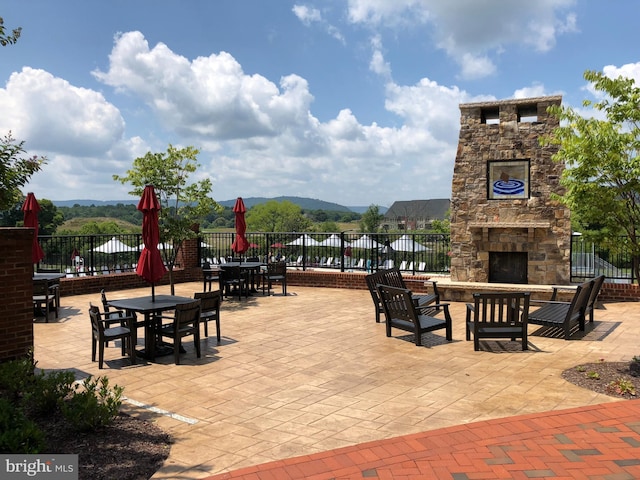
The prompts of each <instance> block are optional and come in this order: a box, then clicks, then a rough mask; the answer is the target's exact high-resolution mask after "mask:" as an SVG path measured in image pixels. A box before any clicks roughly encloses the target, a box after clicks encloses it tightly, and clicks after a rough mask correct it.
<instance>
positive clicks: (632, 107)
mask: <svg viewBox="0 0 640 480" xmlns="http://www.w3.org/2000/svg"><path fill="white" fill-rule="evenodd" d="M584 78H585V79H586V80H588V81H589V82H591V83H592V84H593V87H594V88H595V90H597V91H599V92H602V93H603V94H605V95H604V97H603V99H602V100H601V101H599V102H597V103H592V102H590V101H588V100H585V101H584V102H583V106H584V107H585V108H587V107H593V108H594V109H595V110H597V111H598V112H602V113H603V114H604V117H605V119H600V118H598V117H597V116H595V115H594V116H591V117H583V116H581V115H580V114H579V113H577V112H576V111H575V110H574V109H572V108H570V107H561V106H554V107H551V108H550V109H549V113H551V114H553V115H556V116H557V117H558V118H559V119H560V120H561V121H562V123H561V125H560V126H559V127H558V128H556V129H555V131H554V134H553V135H552V136H549V137H546V138H544V139H542V141H543V143H545V144H552V145H559V146H560V148H559V150H558V152H557V153H556V154H555V155H554V157H553V158H554V160H556V161H560V162H565V163H566V165H567V167H568V168H566V169H565V170H564V172H563V174H562V178H561V184H562V185H563V186H564V187H565V188H566V192H565V194H564V195H562V196H561V197H559V200H560V201H562V202H563V203H564V204H566V205H567V206H568V207H569V208H570V209H571V212H572V215H574V216H575V219H576V221H577V223H578V224H579V226H580V228H581V230H582V233H583V234H584V235H585V236H586V238H590V239H592V240H597V241H599V242H602V243H603V244H608V246H609V247H610V248H612V249H614V250H615V248H616V246H619V245H620V239H619V237H620V236H621V235H624V237H625V238H626V241H627V242H628V247H629V248H630V250H631V252H632V256H633V262H632V264H633V271H634V277H635V278H636V279H638V278H639V276H640V275H639V274H640V266H639V263H638V258H639V257H640V236H639V234H640V157H639V155H638V152H639V149H640V88H638V87H636V85H635V82H634V80H633V79H630V78H624V77H618V78H615V79H612V78H609V77H607V76H606V75H604V74H603V73H600V72H594V71H586V72H585V73H584ZM594 113H596V112H594ZM601 116H602V114H600V117H601Z"/></svg>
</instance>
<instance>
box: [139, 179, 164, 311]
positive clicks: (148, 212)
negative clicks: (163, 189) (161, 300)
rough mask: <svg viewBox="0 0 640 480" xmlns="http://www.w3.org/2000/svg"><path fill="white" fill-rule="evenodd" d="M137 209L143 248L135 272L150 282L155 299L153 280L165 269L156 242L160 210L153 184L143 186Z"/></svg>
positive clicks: (158, 277)
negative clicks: (140, 217) (140, 219)
mask: <svg viewBox="0 0 640 480" xmlns="http://www.w3.org/2000/svg"><path fill="white" fill-rule="evenodd" d="M138 210H140V211H141V212H142V241H143V242H144V248H143V249H142V252H141V253H140V259H139V260H138V266H137V267H136V273H137V274H138V275H139V276H140V277H142V278H144V279H145V280H146V281H147V282H149V283H151V297H152V301H155V298H156V292H155V282H157V281H158V280H160V279H161V278H162V277H163V275H164V274H165V272H166V271H167V269H166V268H165V266H164V263H163V262H162V256H161V255H160V250H158V243H159V242H160V228H159V226H158V212H159V211H160V202H158V197H156V192H155V190H154V188H153V185H147V186H146V187H144V192H142V197H141V198H140V202H138Z"/></svg>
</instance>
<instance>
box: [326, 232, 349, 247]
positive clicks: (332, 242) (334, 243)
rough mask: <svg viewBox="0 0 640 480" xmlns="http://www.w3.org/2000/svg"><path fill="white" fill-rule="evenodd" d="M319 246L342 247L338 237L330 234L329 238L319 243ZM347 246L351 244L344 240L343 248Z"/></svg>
mask: <svg viewBox="0 0 640 480" xmlns="http://www.w3.org/2000/svg"><path fill="white" fill-rule="evenodd" d="M320 245H322V246H323V247H342V241H341V240H340V237H339V236H338V235H336V234H335V233H332V234H331V236H330V237H328V238H327V239H326V240H323V241H322V242H320ZM349 245H351V244H350V243H349V242H347V241H346V240H345V241H344V246H345V247H348V246H349Z"/></svg>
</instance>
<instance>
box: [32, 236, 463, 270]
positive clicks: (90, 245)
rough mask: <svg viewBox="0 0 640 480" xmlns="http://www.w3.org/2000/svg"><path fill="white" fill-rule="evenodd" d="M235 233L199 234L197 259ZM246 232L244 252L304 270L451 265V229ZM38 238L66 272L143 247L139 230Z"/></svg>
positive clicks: (223, 247)
mask: <svg viewBox="0 0 640 480" xmlns="http://www.w3.org/2000/svg"><path fill="white" fill-rule="evenodd" d="M235 235H236V234H235V233H204V234H201V236H200V240H199V242H198V249H199V253H198V255H199V258H200V260H201V262H200V263H201V264H204V263H205V262H209V263H219V262H221V261H222V260H221V259H224V260H228V259H231V258H233V257H234V252H233V251H232V250H231V245H232V243H233V241H234V239H235ZM246 236H247V239H248V241H249V245H250V246H249V250H248V251H247V252H245V253H244V255H243V258H245V259H246V258H255V257H257V258H258V259H260V260H262V261H273V260H284V261H286V262H287V264H288V265H289V266H291V267H296V268H300V269H303V270H306V269H308V268H314V269H317V268H328V269H334V270H337V271H357V270H360V271H375V270H377V269H379V268H384V267H388V266H392V265H395V266H398V267H401V268H402V269H403V270H405V271H407V272H411V273H422V272H424V273H427V272H429V273H436V272H437V273H446V272H448V271H449V266H450V258H449V256H448V252H449V235H444V234H420V233H416V234H406V235H404V237H406V238H405V240H406V241H405V240H402V241H400V242H399V243H396V244H395V245H394V242H396V241H398V240H399V239H400V237H402V235H400V234H395V235H390V234H367V236H366V237H364V238H363V236H362V235H361V234H356V233H353V232H333V233H332V232H327V233H310V234H309V233H307V234H301V233H296V232H285V233H264V232H249V233H247V234H246ZM39 241H40V245H41V246H42V249H43V250H44V252H45V258H44V259H43V260H42V261H41V262H40V264H39V265H38V266H39V267H40V268H53V269H57V270H59V271H60V272H63V273H67V274H68V275H69V276H76V275H80V276H82V275H101V274H108V273H112V272H123V271H131V270H133V269H134V268H135V265H136V263H137V261H138V258H139V257H140V252H141V251H142V236H141V235H140V234H118V235H65V236H40V237H39ZM353 242H355V243H353ZM352 243H353V245H352ZM393 246H395V247H396V248H393Z"/></svg>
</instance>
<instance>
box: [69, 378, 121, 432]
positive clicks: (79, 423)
mask: <svg viewBox="0 0 640 480" xmlns="http://www.w3.org/2000/svg"><path fill="white" fill-rule="evenodd" d="M82 386H83V388H84V390H83V391H78V387H79V386H78V384H76V390H75V392H74V394H73V396H72V397H71V398H70V399H69V400H68V401H67V402H64V403H63V404H62V413H63V414H64V416H65V418H66V419H67V420H69V422H71V424H72V425H73V426H74V428H76V429H77V430H80V431H85V432H86V431H91V430H96V429H98V428H100V427H104V426H107V425H110V424H111V423H113V421H114V420H115V418H116V417H117V416H118V413H119V412H120V406H121V405H122V392H123V391H124V388H122V387H119V386H118V385H115V386H114V387H113V389H111V388H109V379H108V378H107V377H97V378H96V379H95V380H94V379H93V377H87V378H86V379H85V380H84V382H83V383H82Z"/></svg>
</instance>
